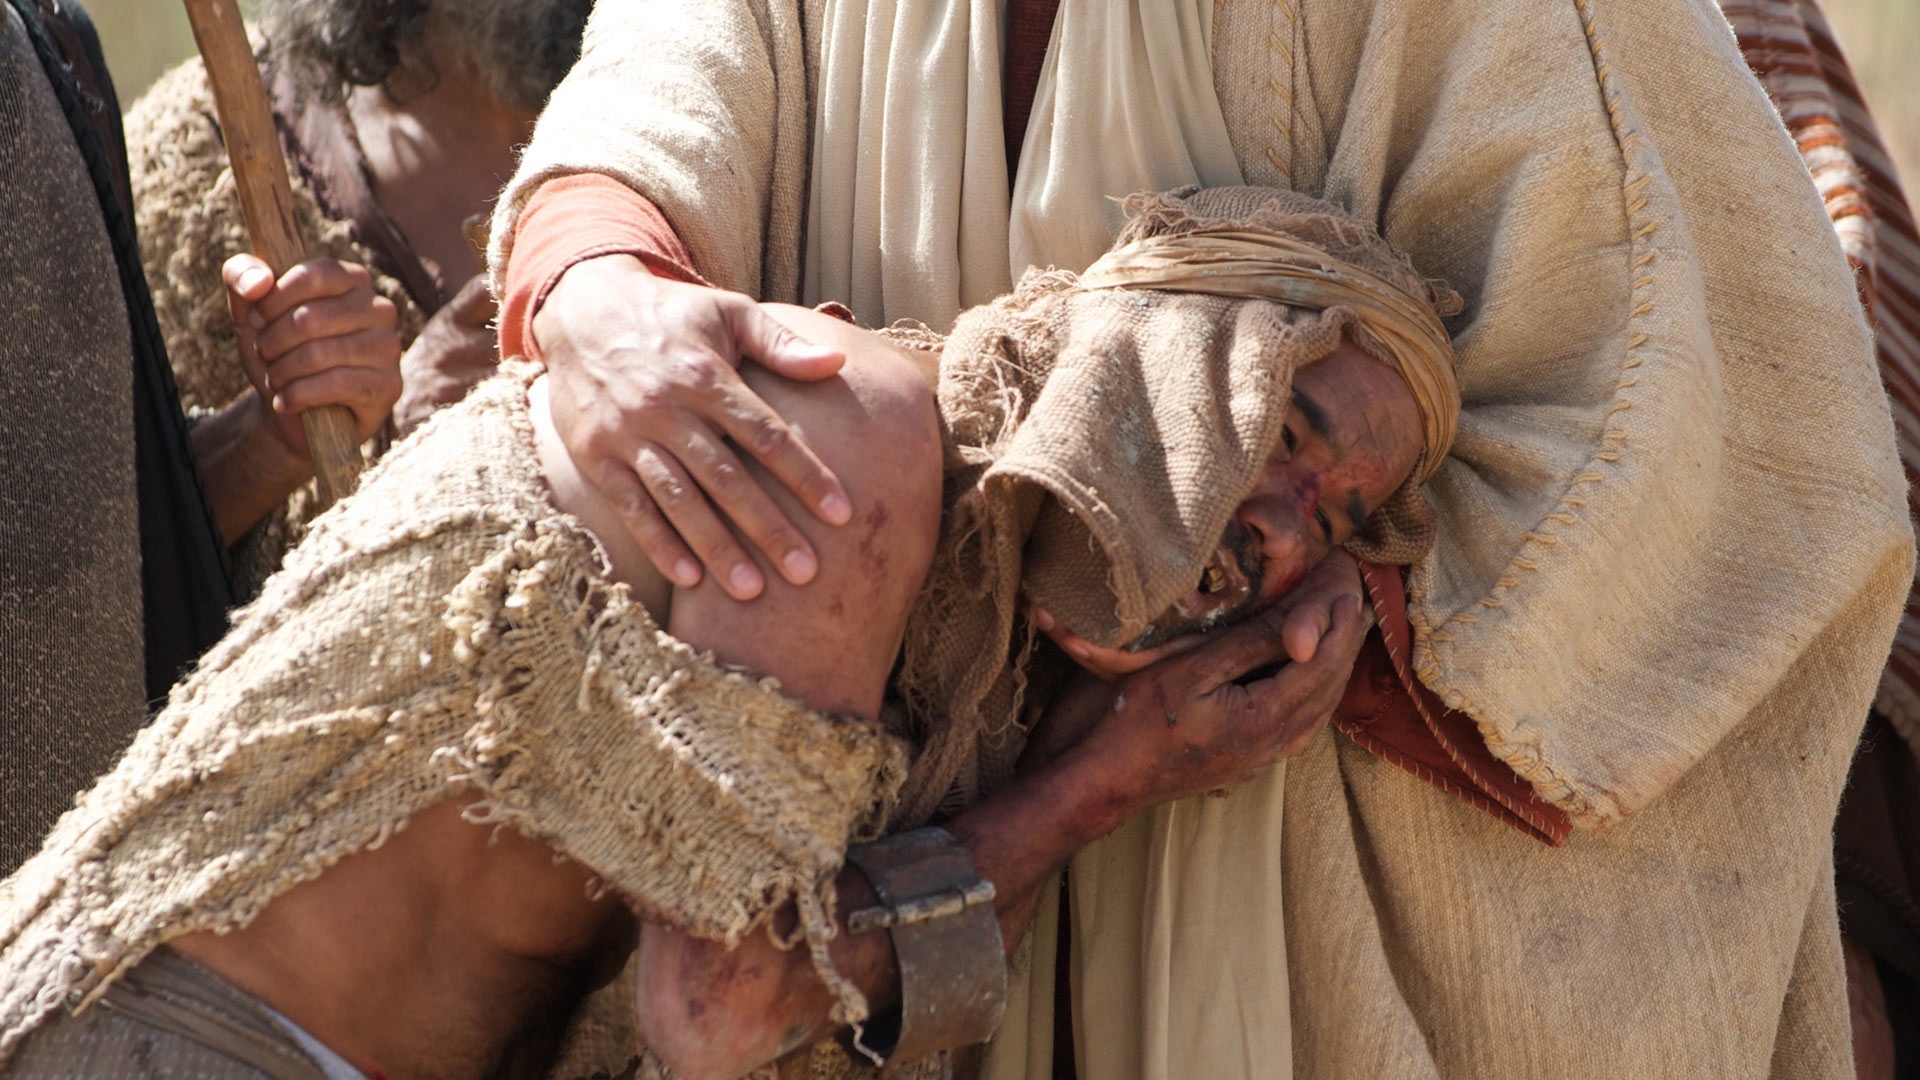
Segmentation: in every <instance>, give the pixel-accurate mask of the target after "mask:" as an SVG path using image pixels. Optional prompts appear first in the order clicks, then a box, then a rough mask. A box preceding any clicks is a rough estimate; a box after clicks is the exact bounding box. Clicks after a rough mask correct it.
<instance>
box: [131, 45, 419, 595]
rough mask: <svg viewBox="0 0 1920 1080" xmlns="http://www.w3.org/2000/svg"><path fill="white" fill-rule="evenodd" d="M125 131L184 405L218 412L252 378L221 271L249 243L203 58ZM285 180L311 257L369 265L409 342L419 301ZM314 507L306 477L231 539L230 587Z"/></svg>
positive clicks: (271, 554)
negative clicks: (283, 500)
mask: <svg viewBox="0 0 1920 1080" xmlns="http://www.w3.org/2000/svg"><path fill="white" fill-rule="evenodd" d="M126 131H127V164H128V169H129V171H130V172H131V173H132V178H133V202H134V219H135V224H136V226H137V227H138V229H139V232H140V261H141V263H142V265H143V266H144V267H145V269H146V272H147V283H148V285H149V286H150V287H151V288H152V290H153V307H154V313H155V314H156V315H158V316H159V319H160V330H161V333H162V334H164V335H165V337H166V341H167V358H168V360H169V361H170V362H171V363H172V365H173V374H174V379H175V381H176V382H177V383H178V385H179V387H180V404H181V405H182V406H183V407H185V408H187V409H189V410H215V409H219V408H222V407H223V406H225V405H227V404H228V403H229V402H231V401H233V399H234V398H237V397H239V396H240V395H242V394H244V393H246V392H247V391H248V389H250V387H251V384H250V383H249V382H248V381H247V374H246V372H245V371H244V370H242V369H241V367H240V353H239V346H238V344H237V342H236V341H235V337H234V329H233V320H232V319H231V318H229V317H228V315H227V299H226V297H227V293H226V286H225V285H224V284H223V283H222V282H221V280H220V267H221V266H222V265H223V264H224V263H225V262H226V261H227V260H228V259H229V258H232V257H233V256H234V255H237V254H240V253H241V252H245V251H251V250H252V247H251V245H249V244H248V243H247V229H246V223H245V221H244V220H243V219H242V218H241V215H240V201H239V194H238V189H237V188H236V187H235V186H234V183H233V170H232V168H231V166H230V165H229V164H228V162H227V146H226V143H225V141H223V140H222V139H221V137H220V127H219V123H218V121H217V119H216V114H215V111H214V106H213V91H212V90H211V89H210V88H209V87H208V85H207V75H206V69H205V68H204V67H203V66H202V65H201V63H200V61H199V60H198V59H194V60H189V61H187V62H186V63H184V64H181V65H180V66H179V67H177V68H175V69H173V70H172V71H171V72H168V73H167V74H166V75H165V76H162V77H161V78H160V80H159V81H157V82H155V83H154V84H153V86H152V87H151V88H150V89H149V90H148V91H147V92H146V93H145V94H142V95H141V96H140V100H138V101H136V102H134V103H133V105H132V107H130V108H129V109H128V110H127V118H126ZM289 177H290V178H291V180H292V182H293V206H294V215H295V217H296V218H297V219H298V220H299V222H300V227H301V232H302V234H303V235H304V236H306V238H307V241H308V243H309V244H310V245H311V250H312V251H313V253H314V254H315V255H316V256H330V257H332V258H335V259H340V260H342V261H345V262H354V263H359V264H360V265H362V266H365V267H367V268H368V269H369V270H370V271H372V273H373V281H374V290H375V291H376V292H378V293H379V294H380V295H381V296H384V297H386V298H387V299H388V300H391V301H393V303H394V305H395V307H396V308H398V310H399V323H398V327H397V329H398V331H399V334H400V341H401V343H402V344H403V345H405V344H408V343H411V342H412V341H413V339H414V338H415V337H416V336H418V334H419V333H420V327H421V326H422V325H423V324H424V322H425V320H426V315H425V313H424V312H422V311H421V309H420V305H418V304H416V303H415V302H414V301H413V299H412V297H410V296H409V295H408V294H407V290H406V288H405V287H404V286H402V285H401V283H400V282H399V281H398V280H397V279H395V278H392V277H389V276H388V275H386V274H384V273H382V272H380V270H379V269H377V264H376V262H375V259H374V255H373V253H372V252H371V251H369V250H368V249H367V248H366V247H364V246H363V245H361V244H359V243H357V242H356V241H355V240H354V239H353V236H352V227H351V225H350V224H349V223H348V222H345V221H338V220H335V219H333V218H332V217H330V216H329V215H328V214H327V212H326V211H325V210H323V209H322V208H321V206H320V204H319V202H318V200H316V199H315V197H314V193H313V189H312V187H311V186H310V185H309V184H308V183H307V180H306V178H305V177H304V176H302V175H301V174H300V171H299V170H298V169H297V168H291V167H290V169H289ZM373 448H374V447H373V446H372V445H371V444H370V445H369V446H368V447H366V448H365V449H369V450H370V449H373ZM318 507H319V501H318V492H317V490H316V489H315V487H314V486H313V484H311V483H308V484H304V485H302V486H301V487H300V488H299V489H298V490H296V491H295V492H294V493H293V494H292V495H290V496H288V498H287V502H286V505H285V506H284V507H282V508H280V509H278V510H275V511H274V512H273V513H272V514H271V515H269V516H268V517H267V519H266V520H265V521H262V522H261V523H260V524H259V525H256V526H255V527H254V528H253V529H252V530H250V531H249V532H248V533H247V535H246V536H245V537H243V538H241V540H240V541H239V542H238V543H236V544H234V545H232V549H231V550H232V556H233V576H234V583H235V586H236V587H237V588H238V589H239V591H240V593H241V596H242V597H243V598H251V597H253V596H254V595H256V594H257V593H258V592H259V589H260V586H261V585H262V584H263V583H265V581H266V579H267V577H268V575H270V574H272V573H273V572H274V571H275V570H277V569H279V567H280V560H281V559H282V558H284V557H285V555H286V552H287V550H288V549H289V548H291V547H293V545H295V544H297V543H299V542H300V537H301V536H303V535H305V532H306V527H307V523H308V522H309V521H310V520H311V519H312V518H313V516H314V514H315V512H316V511H317V509H318Z"/></svg>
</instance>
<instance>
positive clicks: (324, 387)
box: [273, 367, 400, 439]
mask: <svg viewBox="0 0 1920 1080" xmlns="http://www.w3.org/2000/svg"><path fill="white" fill-rule="evenodd" d="M399 397H400V376H399V374H398V373H397V372H395V371H392V370H383V369H378V368H365V367H329V368H325V369H323V370H320V371H316V372H315V373H313V374H311V375H308V376H305V377H303V378H300V379H296V380H293V381H292V382H289V383H287V384H286V385H285V386H284V387H279V388H277V389H276V390H275V391H274V396H273V408H274V411H275V412H279V413H282V414H285V415H289V416H291V415H296V414H298V413H302V412H305V411H306V410H308V409H312V408H315V407H318V406H321V405H344V406H346V407H347V408H349V409H351V410H353V420H354V428H355V429H356V430H357V431H358V432H359V436H360V438H362V439H365V438H368V437H369V436H371V435H372V434H373V433H374V431H375V430H377V429H378V428H379V427H380V425H381V424H382V423H385V422H386V418H387V414H388V413H389V412H390V411H391V410H392V409H393V403H394V402H395V401H396V400H398V399H399Z"/></svg>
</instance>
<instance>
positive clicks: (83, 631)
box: [0, 7, 146, 873]
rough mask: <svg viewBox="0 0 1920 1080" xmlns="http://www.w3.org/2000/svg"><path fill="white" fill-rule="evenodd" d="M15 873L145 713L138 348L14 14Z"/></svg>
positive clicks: (6, 670)
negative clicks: (136, 469) (135, 397)
mask: <svg viewBox="0 0 1920 1080" xmlns="http://www.w3.org/2000/svg"><path fill="white" fill-rule="evenodd" d="M0 32H3V33H0V198H4V199H5V204H6V205H7V206H8V207H9V210H8V212H7V213H6V215H5V216H4V218H0V280H4V281H5V282H6V283H7V286H6V288H7V297H8V301H7V304H6V306H5V308H4V309H3V310H0V597H4V598H5V602H4V603H0V873H7V872H11V871H12V870H13V869H14V868H15V867H17V866H19V865H20V864H21V863H22V862H24V861H25V860H26V858H27V857H28V856H29V855H32V854H33V853H34V852H35V851H36V850H38V849H39V846H40V840H41V838H42V837H44V836H45V835H46V832H47V830H48V829H49V828H52V827H53V823H54V822H55V821H56V820H57V819H58V818H59V816H60V815H61V814H62V813H64V812H65V811H66V810H67V808H68V807H70V806H72V805H73V796H74V793H75V792H77V791H79V790H81V789H82V788H84V787H86V786H87V784H88V783H89V782H91V781H92V779H93V778H94V777H95V776H98V775H99V774H100V773H101V772H102V771H104V770H106V769H107V768H109V767H110V766H111V765H112V762H113V760H114V758H115V757H117V756H118V755H119V753H120V751H121V750H123V749H124V748H125V747H126V744H127V741H128V740H129V739H131V738H132V737H133V733H134V732H135V731H137V730H138V729H139V727H140V724H141V722H142V721H143V720H144V718H145V713H146V694H145V692H144V689H143V687H144V668H143V665H142V656H141V651H140V648H139V642H140V640H141V604H140V599H141V597H140V535H139V520H140V517H139V508H138V507H137V506H136V504H135V483H134V427H133V424H134V419H133V418H134V404H133V366H134V359H133V353H132V343H131V339H130V338H129V336H128V329H127V309H126V304H125V300H124V298H123V297H122V295H121V292H120V288H119V285H118V279H117V274H116V271H115V268H114V259H113V250H112V247H111V246H110V244H109V241H108V236H107V230H106V228H105V226H104V225H102V224H101V219H100V206H99V204H98V202H96V201H95V198H94V193H93V185H92V183H91V182H90V181H89V180H88V178H87V171H86V167H85V165H84V164H83V163H82V161H81V157H80V151H79V148H78V147H77V146H75V144H74V139H73V134H72V131H71V130H70V129H69V128H68V127H67V122H66V120H65V118H64V117H63V116H62V114H61V111H60V105H59V103H58V102H57V101H56V100H55V98H54V93H53V89H52V88H51V87H50V86H49V85H48V83H47V79H46V76H45V74H44V73H43V70H42V68H41V64H40V60H39V58H38V57H37V56H36V55H35V53H34V49H33V46H32V44H31V43H30V42H29V40H28V38H27V34H26V28H25V26H24V25H23V24H22V23H21V22H20V18H19V16H18V15H17V14H16V13H15V12H14V10H13V9H12V8H11V7H6V8H5V9H4V13H3V14H0Z"/></svg>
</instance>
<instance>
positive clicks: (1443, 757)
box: [1333, 563, 1573, 847]
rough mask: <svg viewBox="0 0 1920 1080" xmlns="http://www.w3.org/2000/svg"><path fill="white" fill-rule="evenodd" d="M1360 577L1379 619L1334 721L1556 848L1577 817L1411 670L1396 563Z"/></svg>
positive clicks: (1368, 568)
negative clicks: (1507, 760) (1540, 788)
mask: <svg viewBox="0 0 1920 1080" xmlns="http://www.w3.org/2000/svg"><path fill="white" fill-rule="evenodd" d="M1360 575H1361V577H1362V579H1363V580H1365V581H1366V583H1367V593H1368V595H1369V596H1370V597H1371V599H1372V601H1373V608H1374V612H1375V614H1376V615H1377V616H1378V618H1379V623H1380V626H1379V633H1377V634H1372V635H1369V636H1368V638H1367V643H1366V645H1365V646H1363V647H1362V648H1361V650H1360V658H1359V660H1358V661H1356V663H1355V664H1354V670H1353V678H1352V679H1350V680H1348V683H1347V692H1346V696H1345V697H1343V698H1342V699H1341V701H1340V707H1339V708H1338V709H1337V710H1335V712H1334V717H1333V723H1334V726H1335V727H1337V728H1339V729H1340V730H1341V731H1342V732H1344V733H1345V734H1346V735H1347V736H1348V737H1349V738H1351V739H1353V741H1354V742H1355V743H1356V744H1358V745H1359V746H1360V747H1361V748H1362V749H1364V750H1366V751H1368V752H1369V753H1372V754H1375V755H1377V756H1378V757H1380V758H1381V759H1382V760H1385V761H1386V762H1388V763H1389V764H1392V765H1396V766H1398V767H1400V768H1402V769H1405V770H1406V771H1407V772H1409V773H1412V774H1413V775H1414V776H1417V777H1419V778H1420V779H1421V780H1424V781H1426V782H1427V783H1429V784H1432V785H1434V786H1435V787H1437V788H1439V789H1440V790H1442V791H1444V792H1446V793H1447V794H1449V795H1452V796H1453V797H1455V798H1457V799H1460V800H1461V801H1463V802H1466V803H1467V804H1468V805H1471V806H1476V807H1479V808H1480V809H1482V810H1485V811H1486V812H1488V813H1490V814H1492V815H1493V816H1494V817H1496V818H1499V819H1500V820H1501V821H1504V822H1506V823H1507V824H1509V825H1512V826H1514V827H1515V828H1517V829H1520V830H1521V831H1523V832H1525V833H1527V834H1529V835H1531V836H1533V837H1534V838H1535V839H1538V840H1541V841H1543V842H1545V843H1548V844H1551V845H1553V846H1555V847H1559V846H1560V845H1562V844H1564V843H1566V842H1567V837H1568V836H1569V835H1571V834H1572V832H1573V822H1572V820H1571V819H1569V818H1568V817H1567V815H1566V813H1565V812H1564V811H1562V810H1561V809H1560V808H1559V807H1556V806H1554V805H1553V804H1552V803H1549V802H1547V801H1546V800H1545V799H1542V798H1541V797H1540V796H1539V795H1538V794H1537V793H1536V792H1535V791H1534V790H1533V787H1532V785H1530V784H1528V783H1527V782H1526V780H1525V779H1523V778H1522V777H1521V776H1520V775H1519V774H1518V773H1516V772H1514V771H1513V769H1512V768H1511V767H1510V766H1508V765H1507V764H1506V763H1505V762H1503V761H1501V760H1500V759H1498V758H1496V757H1494V756H1493V751H1491V750H1489V749H1488V748H1487V744H1486V742H1485V741H1484V740H1482V739H1481V738H1480V731H1479V727H1478V725H1476V724H1475V723H1474V720H1473V718H1472V717H1470V716H1468V715H1467V714H1466V713H1463V712H1459V711H1457V710H1454V709H1449V708H1447V707H1446V706H1445V705H1443V704H1441V702H1440V699H1439V698H1438V697H1436V696H1434V693H1433V691H1431V690H1429V689H1427V688H1426V686H1425V685H1424V684H1423V683H1421V682H1420V680H1419V679H1418V678H1416V677H1415V676H1414V674H1413V662H1412V654H1413V628H1412V626H1411V625H1409V624H1408V622H1407V593H1406V584H1405V582H1403V581H1402V580H1401V577H1400V570H1399V568H1398V567H1393V566H1381V565H1378V564H1374V563H1363V564H1362V565H1361V567H1360Z"/></svg>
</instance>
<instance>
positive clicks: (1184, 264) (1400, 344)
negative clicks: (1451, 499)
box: [1080, 230, 1460, 483]
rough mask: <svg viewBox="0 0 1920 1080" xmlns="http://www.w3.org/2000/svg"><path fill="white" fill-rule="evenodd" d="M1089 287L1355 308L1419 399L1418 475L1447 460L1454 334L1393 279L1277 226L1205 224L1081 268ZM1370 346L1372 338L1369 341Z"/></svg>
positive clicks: (1456, 404) (1455, 411) (1452, 419)
mask: <svg viewBox="0 0 1920 1080" xmlns="http://www.w3.org/2000/svg"><path fill="white" fill-rule="evenodd" d="M1080 285H1081V286H1082V287H1083V288H1089V289H1114V288H1126V289H1167V290H1170V291H1174V292H1192V293H1206V294H1209V295H1212V296H1230V297H1241V298H1247V299H1260V300H1273V301H1277V302H1279V303H1282V304H1291V305H1293V306H1296V307H1303V308H1309V309H1311V310H1315V311H1325V310H1327V309H1329V308H1334V307H1347V308H1351V309H1352V310H1353V311H1354V313H1355V314H1356V315H1358V316H1359V318H1360V322H1361V324H1362V326H1363V327H1364V328H1365V330H1366V332H1367V333H1368V334H1370V335H1371V336H1372V337H1373V338H1374V341H1373V342H1372V343H1371V344H1374V345H1375V346H1377V347H1376V348H1373V349H1370V350H1369V351H1370V352H1373V353H1375V354H1376V355H1379V354H1383V353H1384V354H1385V355H1383V356H1381V359H1383V360H1390V361H1391V362H1392V364H1393V366H1394V368H1395V369H1397V370H1398V371H1399V372H1400V377H1401V378H1402V379H1404V380H1405V381H1406V384H1407V389H1408V390H1410V391H1412V393H1413V398H1414V401H1415V402H1416V403H1417V404H1418V405H1419V407H1420V419H1421V427H1422V429H1423V434H1424V435H1425V438H1426V453H1425V455H1424V456H1422V458H1421V464H1420V472H1419V473H1418V475H1417V476H1416V477H1415V481H1416V483H1425V482H1426V481H1427V480H1428V479H1429V478H1430V477H1432V476H1433V474H1434V472H1435V470H1437V469H1438V468H1439V467H1440V462H1441V460H1442V459H1444V458H1445V457H1446V456H1447V448H1448V447H1450V446H1452V445H1453V436H1454V433H1455V431H1457V430H1458V428H1459V425H1460V383H1459V380H1458V378H1457V377H1456V376H1455V373H1454V359H1453V342H1452V340H1451V339H1450V338H1449V337H1448V336H1447V328H1446V327H1445V326H1444V325H1443V324H1442V323H1441V322H1440V319H1439V317H1438V316H1437V315H1435V313H1434V310H1433V308H1432V307H1431V306H1430V305H1428V304H1426V303H1424V302H1423V301H1421V300H1420V299H1419V298H1417V297H1413V296H1409V295H1408V294H1407V292H1406V290H1404V289H1402V288H1400V287H1399V286H1397V285H1395V284H1393V283H1392V282H1390V281H1388V280H1386V279H1385V278H1382V277H1380V276H1379V275H1377V274H1373V273H1370V272H1368V271H1366V270H1363V269H1361V268H1360V267H1358V266H1354V265H1353V264H1351V263H1347V262H1343V261H1341V260H1339V259H1335V258H1332V257H1330V256H1328V255H1327V253H1326V252H1324V251H1322V250H1320V249H1319V248H1317V247H1314V246H1312V245H1310V244H1305V243H1301V242H1300V241H1297V240H1292V239H1289V238H1288V237H1285V236H1280V235H1276V234H1272V233H1264V232H1241V231H1226V230H1222V231H1201V232H1194V233H1188V234H1184V235H1173V236H1165V235H1162V236H1149V237H1146V238H1145V239H1142V240H1136V241H1134V242H1132V243H1129V244H1125V245H1122V246H1120V247H1117V248H1115V249H1113V250H1112V251H1111V252H1109V253H1107V254H1106V255H1104V256H1102V257H1101V258H1100V259H1099V260H1098V261H1096V262H1095V263H1094V264H1093V265H1092V266H1090V267H1088V268H1087V272H1086V273H1084V274H1082V275H1080ZM1362 344H1363V345H1366V344H1369V343H1366V342H1362Z"/></svg>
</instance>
